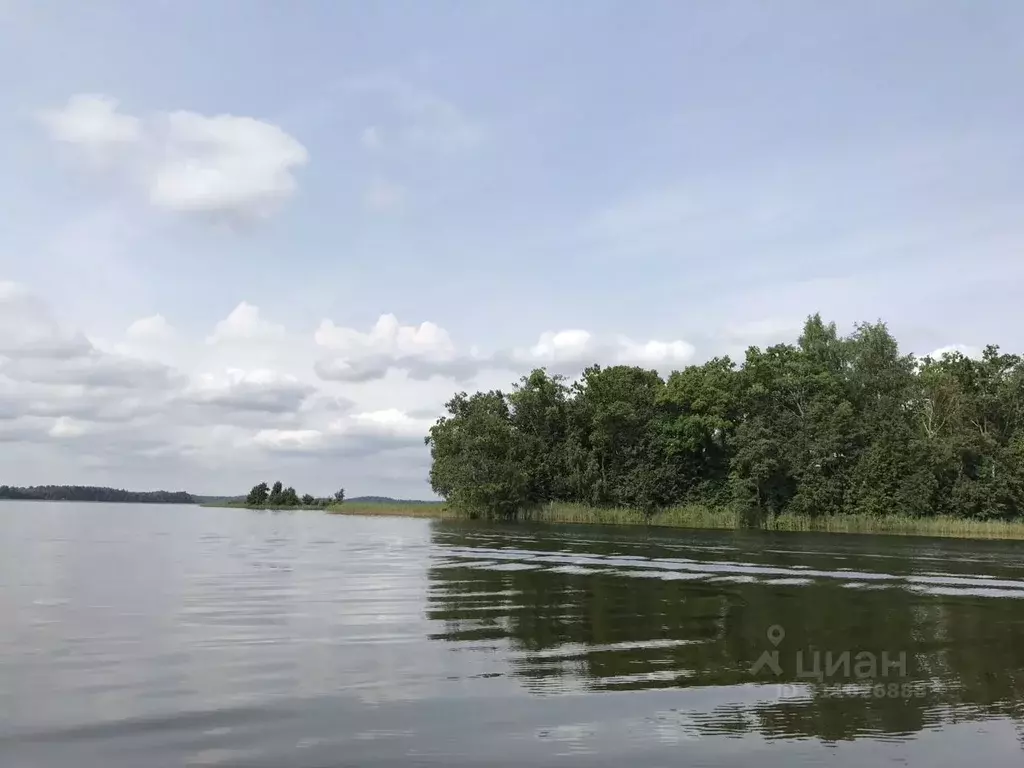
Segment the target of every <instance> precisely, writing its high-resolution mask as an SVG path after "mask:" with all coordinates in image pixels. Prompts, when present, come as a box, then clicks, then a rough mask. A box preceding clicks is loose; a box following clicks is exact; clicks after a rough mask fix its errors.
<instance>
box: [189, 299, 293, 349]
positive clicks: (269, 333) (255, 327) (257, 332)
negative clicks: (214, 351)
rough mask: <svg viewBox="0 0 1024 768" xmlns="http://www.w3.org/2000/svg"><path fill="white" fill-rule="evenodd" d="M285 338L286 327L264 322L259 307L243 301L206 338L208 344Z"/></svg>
mask: <svg viewBox="0 0 1024 768" xmlns="http://www.w3.org/2000/svg"><path fill="white" fill-rule="evenodd" d="M284 336H285V330H284V326H281V325H277V324H275V323H271V322H269V321H268V320H264V319H263V317H262V316H261V315H260V309H259V307H257V306H254V305H252V304H249V303H248V302H245V301H243V302H241V303H240V304H239V305H238V306H237V307H235V308H234V309H233V310H231V314H229V315H228V316H227V317H226V318H224V319H223V320H221V321H220V322H219V323H217V326H216V327H215V328H214V329H213V333H212V334H210V335H209V336H208V337H207V338H206V343H207V344H220V343H222V342H229V341H268V340H275V339H282V338H284Z"/></svg>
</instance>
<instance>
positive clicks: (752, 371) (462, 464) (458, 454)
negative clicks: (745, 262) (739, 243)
mask: <svg viewBox="0 0 1024 768" xmlns="http://www.w3.org/2000/svg"><path fill="white" fill-rule="evenodd" d="M653 351H654V352H657V350H653ZM445 407H446V410H447V413H446V415H445V416H442V417H441V418H440V419H438V421H437V423H436V424H435V425H434V426H433V427H432V428H431V429H430V433H429V435H428V436H427V437H426V438H425V442H426V444H427V446H428V447H429V449H430V454H431V459H432V464H431V468H430V484H431V488H432V489H433V491H434V492H435V493H436V494H437V495H438V496H439V497H441V498H442V499H444V500H445V507H446V510H447V511H446V512H445V513H444V514H445V515H447V516H460V517H479V518H484V519H496V520H521V519H527V520H536V521H546V522H578V523H599V524H629V523H637V524H646V525H659V526H665V525H672V526H680V527H705V528H752V529H767V530H806V531H812V530H818V531H834V532H839V531H849V532H865V533H867V532H875V533H919V534H924V535H938V536H963V537H981V538H992V537H1000V538H1024V359H1022V358H1021V357H1020V356H1019V355H1013V354H1004V353H1001V352H1000V351H999V348H998V347H997V346H994V345H989V346H987V347H986V348H985V349H984V351H983V352H981V353H980V354H978V355H977V356H967V355H965V354H963V353H961V352H958V351H946V352H943V353H942V354H941V355H940V356H939V357H938V359H935V358H933V357H931V356H926V357H915V356H914V355H909V354H903V353H901V352H900V350H899V345H898V343H897V341H896V339H895V338H894V337H893V336H892V334H891V333H890V332H889V329H888V327H887V326H886V324H885V323H883V322H881V321H879V322H876V323H859V324H857V325H855V326H854V329H853V332H852V333H850V334H849V335H847V336H840V334H839V333H838V332H837V330H836V325H835V323H827V324H826V323H825V322H824V321H823V320H822V319H821V316H820V315H818V314H815V315H812V316H810V317H808V318H807V320H806V322H805V324H804V326H803V330H802V332H801V333H800V335H799V337H798V338H797V340H796V342H795V343H788V344H776V345H774V346H771V347H768V348H767V349H761V348H759V347H750V348H749V349H748V350H747V352H746V354H745V359H744V361H743V362H742V364H740V365H737V364H736V363H735V362H733V361H732V360H731V359H730V358H728V357H718V358H713V359H711V360H709V361H707V362H705V363H702V364H699V365H689V366H687V367H685V368H683V369H682V370H678V371H675V372H673V373H671V374H670V375H669V376H668V377H667V378H663V377H662V376H661V375H660V374H659V373H658V372H657V371H655V370H647V369H644V368H642V367H639V366H627V365H615V366H611V367H608V368H602V367H601V366H598V365H594V366H591V367H589V368H587V369H585V370H584V371H583V373H582V375H581V376H579V377H578V378H577V379H576V380H575V381H572V382H569V381H568V380H566V379H565V377H563V376H561V375H552V374H549V373H548V372H547V370H545V369H543V368H539V369H536V370H534V371H533V372H532V373H530V374H529V375H528V376H524V377H522V378H521V379H520V380H519V381H518V382H517V383H515V384H514V385H513V386H512V388H511V390H509V391H502V390H491V391H487V392H476V393H474V394H472V395H470V394H467V393H466V392H459V393H457V394H455V395H454V396H453V397H452V399H451V400H450V401H449V402H448V403H446V406H445ZM397 511H398V510H397V509H396V512H397Z"/></svg>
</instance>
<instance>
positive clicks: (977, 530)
mask: <svg viewBox="0 0 1024 768" xmlns="http://www.w3.org/2000/svg"><path fill="white" fill-rule="evenodd" d="M328 511H329V512H331V513H332V514H341V515H368V516H395V517H421V518H431V519H441V520H465V519H469V517H470V516H469V515H466V514H463V513H460V512H458V511H456V510H454V509H452V508H451V507H449V506H448V505H446V504H441V503H430V502H425V503H422V504H415V503H402V504H388V503H356V504H348V503H345V504H341V505H338V506H332V507H330V508H329V509H328ZM518 519H519V520H522V521H525V522H538V523H555V524H587V525H643V526H649V527H663V528H708V529H720V530H722V529H726V530H727V529H739V528H754V529H760V530H769V531H820V532H827V533H884V534H903V535H914V536H947V537H956V538H965V539H1021V540H1024V520H1021V521H1006V520H967V519H963V518H956V517H923V518H921V517H919V518H915V517H909V516H906V515H889V516H884V517H871V516H868V515H851V514H840V515H831V516H827V517H810V516H804V515H790V514H783V515H777V516H775V517H769V518H766V519H765V520H764V521H762V522H761V523H759V524H754V525H750V524H747V523H745V522H744V520H743V519H742V516H741V515H740V514H738V513H737V512H735V511H733V510H730V509H715V508H711V507H703V506H698V505H691V506H684V507H674V508H671V509H666V510H663V511H660V512H655V513H654V514H652V515H648V514H645V513H644V512H641V511H640V510H635V509H621V508H594V507H588V506H586V505H583V504H549V505H546V506H543V507H539V508H537V509H535V510H533V511H532V512H527V513H524V514H522V515H520V516H519V518H518Z"/></svg>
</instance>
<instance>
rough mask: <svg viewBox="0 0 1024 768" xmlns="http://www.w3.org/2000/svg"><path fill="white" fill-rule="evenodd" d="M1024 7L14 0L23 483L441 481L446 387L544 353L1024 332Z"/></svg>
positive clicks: (6, 240) (14, 433)
mask: <svg viewBox="0 0 1024 768" xmlns="http://www.w3.org/2000/svg"><path fill="white" fill-rule="evenodd" d="M1022 22H1024V7H1018V6H1017V5H1015V4H1011V3H996V2H971V3H968V2H947V3H941V4H936V3H924V2H910V1H907V2H896V3H893V2H856V3H853V2H848V3H819V2H796V1H790V2H777V3H762V2H715V3H679V2H655V1H649V2H644V3H624V2H603V1H602V2H588V3H586V4H583V3H579V4H570V3H560V4H552V3H546V4H542V3H524V2H518V3H512V2H488V3H468V2H462V3H455V2H450V3H449V2H429V3H423V2H404V3H403V2H392V3H375V4H370V3H354V2H353V3H346V2H313V1H311V0H308V1H305V2H302V3H282V2H269V1H268V2H258V1H257V0H250V1H248V2H240V1H239V2H227V1H226V0H223V1H219V2H216V3H200V2H162V3H157V2H151V3H128V2H97V3H89V4H80V3H70V2H66V3H53V4H50V5H48V6H40V5H39V4H34V3H29V2H27V1H26V0H0V67H2V68H3V71H5V72H8V73H15V74H16V76H15V77H13V78H10V77H8V78H6V79H5V86H4V88H3V89H0V139H2V141H0V161H2V165H3V167H4V168H5V169H6V170H7V173H5V174H3V177H2V178H0V205H2V210H3V211H4V212H5V214H6V216H5V219H4V226H3V227H0V280H3V281H7V282H5V283H4V285H5V288H4V290H3V291H0V303H3V304H4V306H3V307H2V308H0V342H2V344H0V347H2V349H0V352H2V353H3V355H4V357H3V360H4V363H3V366H2V367H0V384H2V389H0V460H2V461H3V465H4V466H5V467H12V469H11V470H10V472H11V473H12V476H11V477H10V478H7V477H5V478H4V481H5V482H47V481H52V482H96V483H108V482H109V483H116V484H119V485H130V486H137V487H187V488H189V489H194V490H196V491H201V492H202V491H207V492H217V491H224V492H230V491H235V490H244V489H246V488H248V486H249V485H252V484H253V483H255V482H257V481H258V480H259V479H260V478H261V476H262V475H263V474H266V473H267V472H277V471H279V472H280V473H282V474H283V473H287V474H288V477H286V478H284V479H285V480H286V481H288V480H289V479H290V480H291V482H294V483H295V484H296V485H297V486H299V487H300V490H302V489H303V488H308V489H310V490H312V491H314V492H327V491H329V490H331V488H333V487H334V486H335V485H337V484H338V482H342V483H346V484H347V485H348V486H349V487H350V490H352V491H355V492H366V493H374V492H379V493H393V494H402V495H415V496H425V495H427V494H428V489H427V487H426V483H425V471H426V466H427V461H426V454H425V451H424V449H423V448H422V446H421V445H418V444H417V438H418V437H419V436H420V435H421V434H422V432H423V429H424V427H425V426H428V425H429V423H430V421H431V419H432V418H433V417H434V416H435V415H436V414H437V412H438V411H439V409H440V407H441V405H442V404H443V402H444V400H445V399H446V397H447V396H448V395H449V394H451V393H452V392H454V391H455V390H457V389H462V388H467V389H475V388H477V387H490V386H499V385H505V384H507V383H508V382H509V381H511V380H513V379H514V378H515V377H516V376H517V375H518V374H520V373H522V372H523V371H524V370H526V369H528V368H529V367H530V366H531V365H534V364H547V365H550V366H552V367H553V368H556V369H564V370H565V371H567V372H571V371H572V370H574V369H575V368H578V367H582V365H584V364H586V363H588V362H595V361H596V362H602V363H612V362H617V361H624V362H637V363H642V364H645V365H650V366H653V367H658V368H659V369H662V370H666V371H667V370H671V369H672V368H674V367H679V366H680V365H683V364H685V363H686V362H690V361H699V360H701V359H705V358H707V357H709V356H711V355H714V354H721V353H730V354H733V355H741V354H742V350H743V349H744V348H745V347H746V346H747V345H748V344H759V345H764V344H768V343H772V342H774V341H780V340H790V339H792V338H793V337H794V336H795V333H796V330H795V329H796V328H798V327H799V324H800V322H801V320H802V318H803V317H805V316H806V315H807V314H809V313H812V312H815V311H821V312H822V313H823V315H824V316H825V317H826V318H827V319H834V320H836V321H837V322H838V323H839V324H840V326H841V327H843V328H844V329H845V328H849V327H850V326H851V325H852V323H853V322H855V321H857V320H874V319H877V318H883V319H885V320H887V321H888V322H889V323H890V326H891V327H892V329H893V331H894V332H895V333H896V335H897V337H898V338H899V339H900V340H901V342H903V344H904V345H905V347H906V349H907V351H913V352H915V353H918V354H926V353H929V352H932V351H933V350H936V349H939V348H943V347H946V346H950V345H962V346H964V347H966V348H977V347H979V346H982V345H984V344H986V343H989V342H994V343H999V344H1001V345H1003V346H1004V347H1006V348H1008V349H1012V350H1017V349H1020V348H1021V347H1024V339H1022V338H1020V337H1021V336H1022V335H1024V332H1022V331H1021V330H1020V329H1021V327H1022V324H1021V320H1022V319H1024V317H1022V316H1024V312H1022V311H1021V310H1020V309H1019V308H1018V307H1019V305H1020V302H1019V300H1017V299H1016V294H1017V293H1018V292H1019V290H1020V286H1021V278H1022V277H1024V266H1022V260H1021V258H1020V255H1019V252H1020V243H1021V234H1022V230H1024V224H1022V222H1024V217H1022V216H1021V213H1022V207H1024V198H1022V195H1021V183H1020V181H1019V168H1020V167H1021V161H1022V160H1024V157H1022V155H1024V148H1022V141H1021V136H1020V126H1021V124H1022V117H1024V103H1022V102H1024V95H1022V92H1021V89H1020V88H1019V87H1018V85H1017V82H1016V81H1017V79H1018V77H1017V74H1018V73H1019V72H1020V71H1022V68H1024V47H1022V46H1021V45H1020V44H1019V34H1018V32H1019V30H1020V28H1021V23H1022ZM382 316H393V318H394V319H391V318H390V317H385V319H384V320H383V321H381V320H380V318H381V317H382ZM229 317H230V318H233V320H231V321H227V319H228V318H229ZM140 321H141V322H140ZM226 321H227V324H226V325H224V326H222V331H223V332H221V333H219V334H218V333H217V332H216V331H215V329H216V328H217V326H218V323H224V322H226ZM424 324H426V325H424ZM373 328H376V329H377V330H376V331H375V332H374V331H372V330H371V329H373ZM26 329H32V330H31V332H29V331H27V330H26ZM318 329H319V331H320V332H319V333H318ZM55 339H57V340H64V341H67V340H68V339H82V340H84V344H81V345H77V346H76V345H71V346H72V347H74V348H73V349H70V350H67V349H64V347H65V346H67V345H64V346H61V349H63V350H64V351H65V352H66V353H67V354H68V355H70V357H64V358H60V357H58V356H56V353H55V352H54V350H53V347H54V344H55V343H56V342H55V341H54V340H55ZM650 342H653V343H650ZM39 345H43V346H46V345H49V346H46V348H47V349H48V350H50V351H49V353H48V356H46V357H45V358H44V357H43V356H41V355H40V354H39V352H38V349H37V347H38V346H39ZM58 346H60V345H58ZM33 350H34V351H33ZM76 355H77V357H76ZM97 372H99V373H97ZM100 373H102V374H103V375H100ZM114 373H117V374H118V376H114V375H113V374H114ZM140 436H144V437H145V439H144V440H142V442H141V443H140V442H139V441H140ZM278 468H280V470H278ZM14 475H17V476H16V477H15V476H14Z"/></svg>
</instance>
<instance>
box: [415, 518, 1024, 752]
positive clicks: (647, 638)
mask: <svg viewBox="0 0 1024 768" xmlns="http://www.w3.org/2000/svg"><path fill="white" fill-rule="evenodd" d="M476 543H477V544H479V542H476ZM445 544H456V545H457V546H463V547H465V546H473V544H474V540H473V539H471V538H467V539H466V540H464V541H463V540H459V541H457V542H456V541H452V540H451V535H450V534H449V535H446V539H445ZM482 554H483V553H482ZM430 580H431V598H430V605H429V614H428V615H429V618H431V619H434V620H436V621H439V622H442V623H443V626H444V629H443V631H442V632H440V633H438V634H437V635H435V637H437V638H443V639H444V640H447V641H452V642H465V643H469V644H471V645H489V646H491V647H494V646H495V641H507V642H508V644H509V645H510V653H509V664H510V667H511V670H512V674H513V675H514V676H516V677H517V678H519V679H520V680H522V681H523V683H524V685H526V686H527V687H528V688H529V689H531V690H535V691H547V692H550V691H557V690H564V689H566V688H568V687H572V686H576V687H584V688H587V689H590V690H611V689H619V690H621V689H648V688H665V687H669V688H687V687H702V686H740V685H747V684H751V683H762V684H766V685H765V687H763V688H761V689H760V690H759V692H758V693H757V694H753V693H751V689H737V697H738V698H744V699H747V698H749V699H758V698H760V699H764V701H762V702H760V703H748V704H737V705H734V706H728V707H720V708H718V709H715V710H714V711H712V712H710V713H705V714H703V715H701V716H700V717H699V718H698V721H699V727H701V728H702V729H703V730H704V731H705V732H707V731H714V732H717V733H729V732H735V733H745V732H749V731H757V732H760V733H762V734H764V735H766V736H794V735H802V736H813V737H819V738H823V739H827V740H840V739H849V738H853V737H855V736H857V735H859V734H867V733H873V734H878V733H884V734H891V735H897V734H910V733H914V732H917V731H920V730H921V729H923V728H925V727H927V726H929V725H934V724H938V723H945V722H954V721H962V720H981V719H987V718H993V717H1007V716H1008V717H1019V716H1020V714H1021V712H1020V705H1019V704H1018V702H1021V701H1024V615H1022V606H1021V605H1020V604H1019V603H1018V601H1016V600H1012V599H991V598H969V597H962V596H958V597H948V596H945V597H944V596H923V595H919V594H915V593H912V592H909V591H907V590H903V589H897V588H892V589H878V590H874V589H849V588H844V587H842V586H841V585H840V584H838V583H828V582H815V583H812V584H806V585H800V586H794V585H790V586H780V585H772V584H769V583H763V582H753V583H725V582H718V583H713V582H708V581H701V580H697V581H694V580H671V579H664V578H654V577H651V576H650V574H648V576H647V577H640V576H632V575H625V574H621V573H607V572H605V573H602V572H596V573H595V572H591V573H582V574H580V573H576V574H574V573H566V572H558V571H556V570H553V569H552V568H550V567H540V568H535V569H531V570H493V569H488V568H484V567H474V566H468V567H467V566H460V565H458V564H439V565H438V566H437V567H434V568H432V569H431V570H430ZM771 625H780V626H782V627H783V628H784V629H785V631H786V636H785V638H784V639H783V640H782V642H781V643H780V644H779V646H778V651H779V665H780V667H781V669H782V673H781V674H780V675H779V676H778V677H776V676H774V675H772V674H771V673H770V672H768V671H767V670H766V673H765V674H762V675H759V676H755V675H753V674H752V673H751V667H752V665H753V664H754V663H755V662H756V660H757V659H758V658H759V657H760V656H761V654H762V653H763V652H764V651H768V650H772V645H771V644H770V643H769V642H768V641H767V638H766V634H765V633H766V629H767V628H768V627H769V626H771ZM798 651H803V652H804V654H805V658H809V654H811V653H813V652H814V651H818V652H819V653H820V655H821V657H822V658H824V656H825V653H826V652H831V653H832V654H833V655H834V656H838V655H839V654H842V653H843V652H846V651H849V652H850V654H851V656H853V655H855V654H857V653H858V652H870V653H871V654H874V658H876V659H880V658H881V657H882V654H883V653H885V654H886V655H887V656H888V657H889V658H892V659H895V658H897V657H898V655H899V654H900V652H901V651H902V652H906V657H907V663H906V677H897V676H893V675H897V674H898V673H896V672H893V673H891V675H890V676H888V677H881V670H879V677H878V678H877V679H874V680H871V681H864V682H866V683H872V684H875V683H881V684H885V685H889V684H891V683H897V684H900V685H902V684H904V683H909V684H911V685H913V686H916V687H915V690H914V693H913V694H912V695H910V696H904V695H902V694H903V693H904V691H903V690H901V691H900V693H899V694H898V695H896V696H890V695H884V696H876V695H874V694H873V692H868V693H867V694H866V695H864V694H855V693H853V694H846V695H841V694H838V695H837V694H836V693H835V687H834V686H835V685H836V684H842V683H847V684H851V685H856V684H857V683H858V681H857V680H856V679H853V678H849V679H842V680H837V679H834V678H833V679H832V680H830V681H827V682H831V683H832V686H831V687H830V686H829V685H823V684H818V683H816V682H814V681H812V680H809V679H808V678H806V677H802V676H801V675H800V672H801V670H800V669H798V668H797V666H798V665H797V652H798ZM806 668H808V667H807V666H805V669H806ZM776 684H789V685H797V686H799V685H804V684H809V685H810V688H809V693H808V695H806V696H800V697H797V698H787V699H778V700H776V697H777V693H776V691H777V689H776V688H775V687H774V686H775V685H776Z"/></svg>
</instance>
